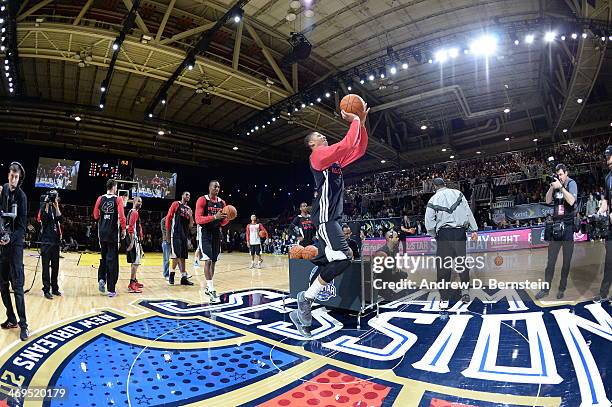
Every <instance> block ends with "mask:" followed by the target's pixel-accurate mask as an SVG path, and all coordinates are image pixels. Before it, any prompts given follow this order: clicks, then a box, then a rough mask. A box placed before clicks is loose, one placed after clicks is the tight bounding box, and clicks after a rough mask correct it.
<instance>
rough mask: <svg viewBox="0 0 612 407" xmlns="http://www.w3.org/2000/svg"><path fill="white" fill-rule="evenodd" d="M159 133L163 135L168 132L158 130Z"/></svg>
mask: <svg viewBox="0 0 612 407" xmlns="http://www.w3.org/2000/svg"><path fill="white" fill-rule="evenodd" d="M157 134H159V135H160V136H163V135H164V134H166V132H165V131H163V130H159V131H158V132H157Z"/></svg>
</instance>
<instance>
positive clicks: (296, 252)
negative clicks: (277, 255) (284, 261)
mask: <svg viewBox="0 0 612 407" xmlns="http://www.w3.org/2000/svg"><path fill="white" fill-rule="evenodd" d="M303 251H304V248H303V247H302V246H300V245H299V244H296V245H295V246H291V248H290V249H289V258H290V259H301V258H302V252H303Z"/></svg>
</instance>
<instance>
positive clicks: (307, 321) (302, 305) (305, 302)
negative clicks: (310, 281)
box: [297, 291, 313, 327]
mask: <svg viewBox="0 0 612 407" xmlns="http://www.w3.org/2000/svg"><path fill="white" fill-rule="evenodd" d="M312 302H313V300H311V299H309V298H306V291H300V292H299V293H298V295H297V306H298V309H297V316H298V318H299V320H300V323H301V324H302V325H304V326H305V327H310V325H312Z"/></svg>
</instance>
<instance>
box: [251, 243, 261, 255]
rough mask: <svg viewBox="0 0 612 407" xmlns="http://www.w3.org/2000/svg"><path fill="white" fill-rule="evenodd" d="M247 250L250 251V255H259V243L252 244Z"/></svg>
mask: <svg viewBox="0 0 612 407" xmlns="http://www.w3.org/2000/svg"><path fill="white" fill-rule="evenodd" d="M249 252H251V256H255V255H258V256H259V255H260V254H261V245H260V244H252V245H251V248H250V249H249Z"/></svg>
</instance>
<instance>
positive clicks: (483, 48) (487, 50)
mask: <svg viewBox="0 0 612 407" xmlns="http://www.w3.org/2000/svg"><path fill="white" fill-rule="evenodd" d="M496 48H497V39H496V38H495V37H493V36H492V35H484V36H482V37H480V38H478V39H477V40H475V41H474V42H472V43H471V44H470V52H472V53H474V54H476V55H485V56H488V55H493V54H494V53H495V49H496Z"/></svg>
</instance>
